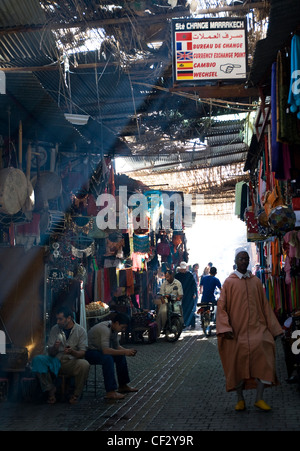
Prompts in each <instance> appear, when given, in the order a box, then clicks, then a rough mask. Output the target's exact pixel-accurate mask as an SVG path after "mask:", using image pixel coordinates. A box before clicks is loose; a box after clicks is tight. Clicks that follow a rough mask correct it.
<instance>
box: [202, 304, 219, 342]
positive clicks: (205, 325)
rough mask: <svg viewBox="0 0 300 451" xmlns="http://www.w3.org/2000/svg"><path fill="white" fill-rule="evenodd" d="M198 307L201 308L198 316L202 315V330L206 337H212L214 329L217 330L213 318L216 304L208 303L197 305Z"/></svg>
mask: <svg viewBox="0 0 300 451" xmlns="http://www.w3.org/2000/svg"><path fill="white" fill-rule="evenodd" d="M197 306H198V307H199V309H198V310H197V314H198V315H200V321H201V327H202V330H203V332H204V334H205V336H206V337H210V336H211V331H212V329H215V328H216V324H215V320H214V318H213V312H214V310H215V304H213V303H212V302H207V303H203V304H202V303H200V304H197ZM213 321H214V322H213ZM212 322H213V324H212Z"/></svg>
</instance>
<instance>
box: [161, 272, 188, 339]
mask: <svg viewBox="0 0 300 451" xmlns="http://www.w3.org/2000/svg"><path fill="white" fill-rule="evenodd" d="M159 296H160V298H159V299H157V300H156V301H155V304H157V305H158V308H159V310H158V315H157V319H156V322H157V334H158V336H159V335H160V332H161V331H162V330H163V329H164V327H165V324H166V321H167V308H168V306H167V304H166V302H165V300H164V296H171V297H172V298H173V299H174V300H175V299H176V301H181V299H182V296H183V291H182V285H181V282H179V280H177V279H175V278H174V273H173V271H171V270H169V269H168V270H167V271H166V280H165V281H164V282H163V284H162V286H161V287H160V291H159Z"/></svg>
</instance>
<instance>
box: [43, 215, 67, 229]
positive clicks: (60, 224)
mask: <svg viewBox="0 0 300 451" xmlns="http://www.w3.org/2000/svg"><path fill="white" fill-rule="evenodd" d="M65 227H66V220H65V214H64V213H63V212H61V211H55V210H49V211H45V212H43V214H42V215H41V220H40V231H41V234H51V233H53V234H56V233H64V231H65Z"/></svg>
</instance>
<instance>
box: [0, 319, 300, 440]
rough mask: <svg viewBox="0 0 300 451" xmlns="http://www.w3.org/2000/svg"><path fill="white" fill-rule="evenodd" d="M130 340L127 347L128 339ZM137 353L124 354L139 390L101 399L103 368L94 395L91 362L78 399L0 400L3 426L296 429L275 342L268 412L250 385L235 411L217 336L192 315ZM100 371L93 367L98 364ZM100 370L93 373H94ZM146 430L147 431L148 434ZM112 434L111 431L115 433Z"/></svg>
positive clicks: (295, 397)
mask: <svg viewBox="0 0 300 451" xmlns="http://www.w3.org/2000/svg"><path fill="white" fill-rule="evenodd" d="M126 346H130V345H126ZM135 347H136V349H137V350H138V352H137V355H136V357H134V358H128V359H127V360H128V365H129V369H130V375H131V379H132V380H131V385H132V386H136V387H138V388H139V392H137V393H133V394H128V395H126V398H125V400H123V401H118V402H113V403H108V402H107V401H105V400H104V395H105V392H104V387H103V382H102V381H103V379H102V374H100V378H99V384H98V389H97V396H96V398H95V396H94V379H93V376H94V368H91V370H90V378H89V383H88V386H87V389H86V390H85V391H84V394H83V398H82V400H81V401H80V403H79V404H78V405H75V406H70V405H69V404H68V403H67V402H57V404H55V405H47V404H43V403H40V402H39V403H27V402H22V403H18V402H15V403H13V402H3V403H1V404H0V430H1V431H98V432H104V431H105V432H106V433H108V434H109V436H110V433H111V436H112V437H113V436H114V433H115V432H117V431H122V432H126V433H127V432H134V433H135V434H137V433H138V432H142V431H146V432H149V431H150V432H151V431H153V434H154V432H155V433H156V435H157V434H164V433H165V432H168V433H172V432H183V433H186V432H187V431H189V432H190V433H192V432H199V431H299V430H300V410H299V397H300V392H299V391H298V388H297V384H296V385H294V384H288V383H286V381H285V379H286V378H287V375H286V367H285V362H284V355H283V347H282V343H281V342H280V341H278V342H277V346H276V356H277V375H278V379H279V381H280V385H279V386H277V387H275V388H272V389H269V390H266V392H265V399H266V402H268V403H269V404H270V405H271V406H272V410H271V411H270V412H268V413H265V412H262V411H258V410H257V409H256V408H255V407H254V406H253V404H254V396H255V391H249V392H246V394H245V395H246V396H245V397H246V403H247V409H246V411H244V412H240V413H238V412H235V410H234V406H235V403H236V394H235V393H226V392H225V379H224V375H223V370H222V367H221V363H220V359H219V355H218V349H217V340H216V337H215V335H214V333H212V336H211V337H209V338H206V337H205V336H204V334H203V333H202V330H201V328H200V326H199V322H198V320H197V323H196V329H195V330H194V331H189V330H187V331H184V332H183V334H182V335H181V337H180V339H179V341H178V342H176V343H167V342H166V341H165V339H164V337H161V338H159V340H158V341H157V342H156V343H153V344H147V343H146V344H142V343H141V344H137V345H135ZM97 371H99V368H97ZM98 374H99V373H98ZM150 435H151V434H150ZM116 436H117V434H116Z"/></svg>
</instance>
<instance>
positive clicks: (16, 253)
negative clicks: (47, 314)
mask: <svg viewBox="0 0 300 451" xmlns="http://www.w3.org/2000/svg"><path fill="white" fill-rule="evenodd" d="M0 286H1V292H0V315H1V318H0V329H1V330H5V329H6V331H7V334H8V335H9V337H7V343H9V341H10V340H9V339H11V340H12V342H13V344H14V345H15V346H22V347H23V346H26V347H27V348H28V350H29V352H30V356H32V355H34V354H36V353H38V352H41V350H42V348H43V344H44V343H43V342H44V340H43V338H44V323H43V298H44V249H43V248H41V247H38V246H36V247H34V248H32V249H30V250H28V251H25V250H24V248H23V247H10V248H0ZM1 319H2V322H1ZM2 323H4V324H2ZM4 327H5V329H4Z"/></svg>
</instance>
